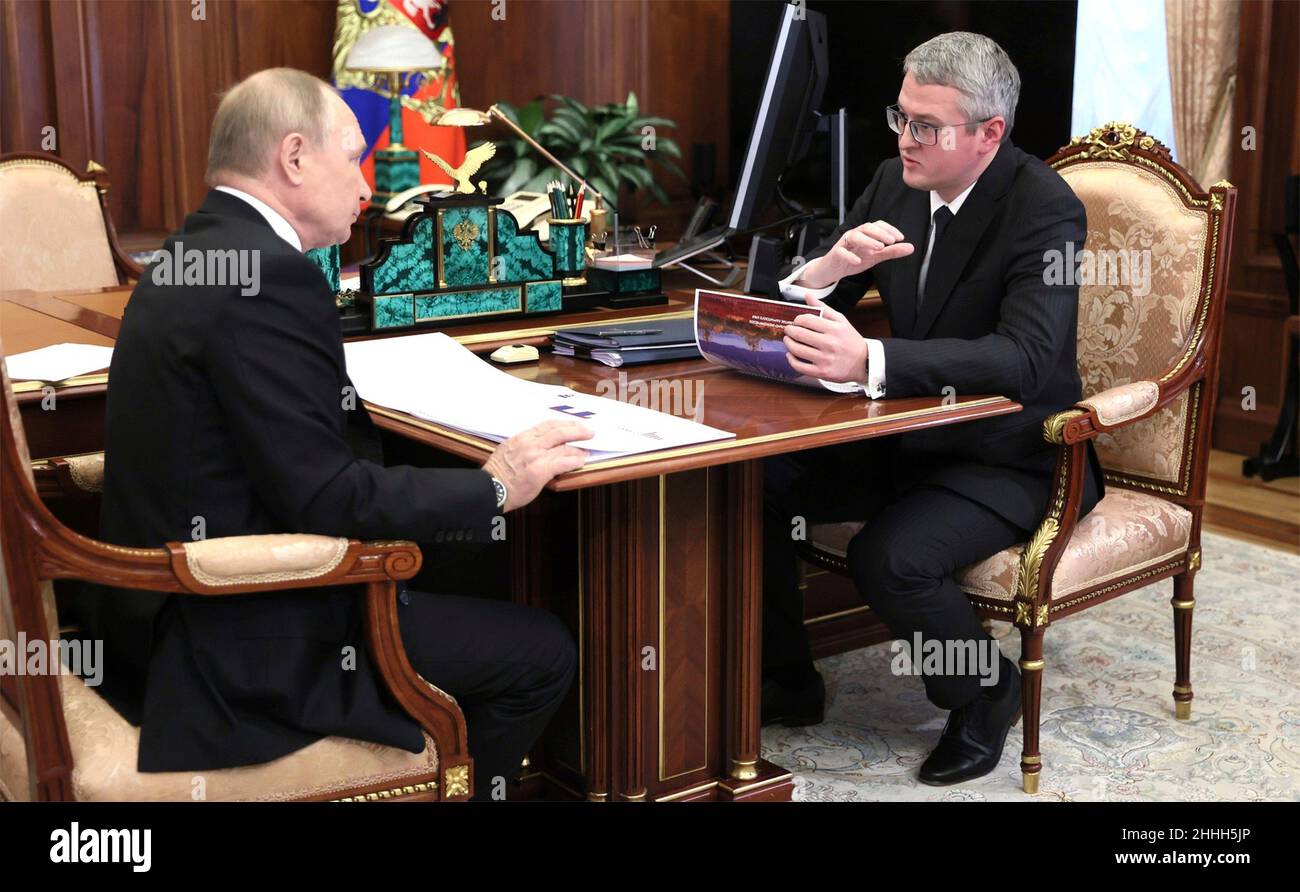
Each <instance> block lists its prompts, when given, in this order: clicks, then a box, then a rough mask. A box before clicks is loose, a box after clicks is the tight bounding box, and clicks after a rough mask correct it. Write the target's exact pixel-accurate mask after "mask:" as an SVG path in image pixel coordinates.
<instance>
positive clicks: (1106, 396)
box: [801, 123, 1237, 793]
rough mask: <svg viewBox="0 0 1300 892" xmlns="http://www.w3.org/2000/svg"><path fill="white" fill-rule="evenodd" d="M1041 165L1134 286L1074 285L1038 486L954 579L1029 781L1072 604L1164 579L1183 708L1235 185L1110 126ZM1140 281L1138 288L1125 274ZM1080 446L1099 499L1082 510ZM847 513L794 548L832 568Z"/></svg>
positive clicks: (1036, 771) (1037, 763) (1030, 789)
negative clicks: (1052, 636) (1092, 458)
mask: <svg viewBox="0 0 1300 892" xmlns="http://www.w3.org/2000/svg"><path fill="white" fill-rule="evenodd" d="M1048 163H1049V164H1050V165H1051V166H1052V167H1053V168H1055V169H1056V170H1057V171H1059V172H1060V174H1061V176H1062V177H1064V178H1065V180H1066V182H1068V183H1069V184H1070V186H1071V188H1073V189H1074V191H1075V193H1076V194H1077V195H1078V196H1079V199H1080V200H1081V201H1082V202H1083V204H1084V206H1085V207H1086V208H1087V214H1088V238H1087V244H1086V245H1085V247H1086V249H1087V250H1089V251H1092V252H1097V251H1099V250H1107V251H1112V252H1114V251H1117V250H1120V249H1123V251H1124V252H1125V253H1128V252H1134V253H1139V254H1140V253H1141V252H1149V254H1148V256H1149V258H1150V267H1149V270H1150V281H1149V285H1150V287H1149V288H1145V287H1134V284H1132V281H1131V279H1130V278H1129V277H1127V276H1126V277H1122V278H1121V279H1120V282H1121V284H1119V285H1115V284H1108V283H1107V282H1096V283H1094V284H1086V283H1085V282H1086V279H1085V278H1084V277H1083V276H1081V284H1080V288H1079V341H1078V363H1079V376H1080V378H1081V379H1082V382H1083V393H1084V397H1085V398H1084V399H1083V400H1082V401H1080V402H1079V403H1078V404H1076V405H1075V406H1074V407H1073V408H1071V409H1067V410H1065V411H1063V412H1059V413H1057V414H1055V415H1053V416H1051V417H1049V418H1048V419H1047V420H1046V422H1045V423H1044V426H1043V436H1044V438H1045V439H1046V440H1047V441H1048V442H1049V443H1053V444H1055V445H1056V447H1057V458H1056V471H1055V480H1054V486H1053V489H1052V492H1053V496H1052V498H1051V502H1050V504H1049V505H1048V508H1047V513H1046V515H1045V516H1044V517H1043V520H1042V522H1041V523H1040V524H1039V526H1038V529H1037V530H1035V531H1034V533H1033V536H1032V537H1031V538H1030V540H1029V541H1028V542H1027V543H1024V544H1022V545H1017V546H1015V547H1013V548H1008V549H1006V550H1005V551H1001V552H999V553H997V554H995V555H993V556H992V557H989V558H988V559H986V560H984V561H981V562H980V563H978V564H975V565H973V566H971V567H967V568H966V569H965V570H963V571H962V572H961V573H960V574H959V580H958V581H959V583H960V584H961V586H962V588H963V590H964V591H965V592H966V594H967V595H968V597H969V598H970V600H971V602H972V604H973V605H974V606H975V609H976V611H977V612H978V613H979V615H980V616H981V618H983V619H985V620H989V619H1001V620H1006V621H1010V622H1012V623H1014V625H1015V626H1016V627H1017V628H1018V629H1019V630H1020V638H1021V657H1020V668H1021V671H1022V673H1023V679H1024V684H1023V697H1024V719H1025V725H1024V750H1023V754H1022V756H1021V760H1020V770H1021V772H1022V775H1023V781H1024V789H1025V792H1027V793H1034V792H1037V790H1038V782H1039V778H1040V775H1041V772H1042V756H1041V754H1040V753H1039V748H1038V747H1039V743H1038V732H1039V719H1040V705H1041V698H1042V673H1043V669H1044V666H1045V661H1044V659H1043V636H1044V633H1045V632H1046V631H1047V628H1048V626H1050V625H1051V624H1052V623H1054V622H1056V621H1058V620H1061V619H1064V618H1065V617H1066V616H1069V615H1070V614H1072V613H1077V612H1079V611H1081V610H1086V609H1087V608H1089V607H1093V606H1096V605H1097V604H1101V603H1104V602H1105V601H1108V600H1110V599H1111V598H1115V597H1117V596H1119V595H1122V594H1124V593H1125V592H1127V591H1131V590H1133V589H1135V588H1140V587H1143V586H1147V585H1150V584H1151V583H1153V582H1155V581H1157V580H1160V579H1164V578H1166V577H1170V576H1172V577H1173V579H1174V590H1173V599H1172V602H1171V603H1172V605H1173V611H1174V651H1175V680H1174V686H1173V697H1174V707H1175V714H1176V715H1177V717H1178V718H1180V719H1187V718H1190V717H1191V706H1192V684H1191V675H1190V661H1191V640H1192V636H1191V632H1192V609H1193V607H1194V606H1195V599H1194V597H1193V593H1192V583H1193V578H1194V576H1195V574H1196V571H1197V569H1198V568H1199V567H1200V565H1201V542H1200V539H1201V513H1202V510H1203V507H1204V504H1205V480H1206V468H1207V464H1208V461H1209V451H1210V422H1211V419H1212V418H1213V415H1214V405H1213V404H1214V398H1215V389H1216V385H1217V378H1218V372H1219V361H1218V359H1219V335H1220V324H1221V319H1222V317H1223V302H1224V293H1225V287H1226V284H1227V279H1228V276H1227V272H1228V270H1227V266H1228V257H1229V251H1230V249H1231V242H1232V222H1233V211H1234V206H1235V202H1236V195H1237V190H1236V189H1235V188H1233V186H1232V185H1231V184H1230V183H1227V182H1219V183H1215V184H1214V185H1213V186H1211V187H1210V190H1209V192H1204V191H1202V190H1201V189H1200V187H1199V186H1198V185H1197V184H1196V183H1195V181H1193V180H1192V178H1191V177H1190V176H1189V175H1188V173H1187V172H1186V171H1185V170H1183V168H1182V167H1180V166H1178V165H1177V164H1175V163H1174V162H1173V161H1172V160H1170V156H1169V150H1168V149H1167V148H1166V147H1165V146H1163V145H1161V144H1160V143H1159V142H1158V141H1157V140H1155V139H1154V138H1153V137H1151V136H1149V135H1147V134H1145V133H1143V132H1142V131H1141V130H1138V129H1136V128H1135V127H1133V126H1131V125H1129V124H1124V123H1110V124H1107V125H1105V126H1104V127H1098V128H1097V129H1095V130H1093V131H1092V132H1091V133H1090V134H1088V135H1087V136H1084V137H1079V138H1076V139H1075V140H1073V141H1072V142H1071V143H1070V145H1069V146H1067V147H1065V148H1063V149H1062V150H1061V151H1059V152H1057V153H1056V154H1055V155H1053V156H1052V157H1051V158H1050V159H1048ZM1138 284H1140V285H1143V286H1145V285H1146V284H1148V283H1146V282H1141V283H1138ZM1090 440H1091V441H1092V442H1093V443H1094V445H1095V448H1096V450H1097V454H1098V457H1099V458H1100V459H1101V463H1102V466H1103V468H1104V471H1105V480H1106V487H1107V491H1106V496H1105V498H1103V499H1102V501H1101V502H1100V503H1099V504H1098V505H1097V506H1096V507H1095V508H1094V509H1093V510H1092V512H1090V513H1089V514H1088V515H1087V516H1086V517H1085V518H1083V519H1082V520H1080V519H1079V507H1080V502H1081V499H1082V488H1083V480H1084V465H1085V462H1086V460H1087V446H1086V444H1087V443H1088V441H1090ZM861 526H862V525H861V524H860V523H848V524H825V525H818V526H814V527H813V528H812V530H811V532H810V536H809V540H808V541H807V542H806V543H804V544H803V546H802V548H801V551H802V553H803V556H804V557H805V558H806V559H807V560H809V561H811V562H813V563H815V564H817V565H819V566H822V567H824V568H826V569H828V570H831V571H836V572H845V562H844V554H845V548H846V546H847V545H848V541H849V539H851V538H852V537H853V535H854V534H855V533H856V532H857V531H858V530H859V529H860V528H861Z"/></svg>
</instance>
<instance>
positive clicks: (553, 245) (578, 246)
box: [546, 217, 587, 286]
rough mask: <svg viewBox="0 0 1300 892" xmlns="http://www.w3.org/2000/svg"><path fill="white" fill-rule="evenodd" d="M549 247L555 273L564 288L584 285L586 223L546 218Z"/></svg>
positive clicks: (584, 221) (578, 220) (585, 280)
mask: <svg viewBox="0 0 1300 892" xmlns="http://www.w3.org/2000/svg"><path fill="white" fill-rule="evenodd" d="M546 225H547V227H548V228H549V230H550V236H549V240H550V243H549V247H550V250H551V256H552V257H554V258H555V273H556V275H559V276H563V277H564V278H563V280H562V282H563V284H564V285H565V286H574V285H585V284H586V282H587V279H586V276H585V275H584V273H586V271H587V251H586V248H587V221H586V220H581V219H569V220H561V219H557V218H555V217H548V218H547V220H546Z"/></svg>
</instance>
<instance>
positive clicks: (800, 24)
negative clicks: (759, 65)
mask: <svg viewBox="0 0 1300 892" xmlns="http://www.w3.org/2000/svg"><path fill="white" fill-rule="evenodd" d="M827 77H828V62H827V53H826V17H825V16H824V15H822V14H821V13H819V12H814V11H812V10H810V9H807V8H805V7H804V6H803V5H802V4H800V5H789V6H787V7H785V9H784V10H783V14H782V16H781V27H780V29H779V30H778V31H777V34H776V44H775V45H774V46H773V47H772V58H771V60H770V61H769V62H768V65H767V75H766V77H765V78H764V80H763V96H762V99H760V100H759V104H758V113H757V114H756V115H755V117H754V126H753V129H752V130H750V132H749V144H748V145H747V146H746V148H745V161H744V163H743V164H742V165H741V167H740V179H739V181H738V182H737V184H736V198H735V201H734V202H733V203H732V206H731V212H730V213H729V214H728V216H727V226H728V227H730V228H731V229H733V230H736V231H740V230H745V229H751V228H753V226H754V225H755V224H756V223H757V222H758V217H759V215H760V214H762V213H763V211H765V210H767V206H768V205H769V204H771V202H772V196H773V195H774V194H775V192H776V186H777V180H779V179H780V177H781V174H782V172H784V171H785V169H786V168H787V167H789V166H790V164H792V163H793V162H795V161H797V160H799V159H800V158H802V157H803V156H804V155H806V154H807V152H808V147H809V144H810V142H811V140H812V136H813V133H814V132H815V130H816V129H817V127H816V121H815V117H816V114H817V111H818V109H819V108H820V106H821V102H822V94H823V93H824V92H825V91H826V79H827Z"/></svg>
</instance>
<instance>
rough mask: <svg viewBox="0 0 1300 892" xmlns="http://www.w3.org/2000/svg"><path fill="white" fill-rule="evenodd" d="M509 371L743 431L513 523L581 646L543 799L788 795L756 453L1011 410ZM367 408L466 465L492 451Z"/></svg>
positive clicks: (646, 371) (699, 380) (549, 599)
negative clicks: (765, 741) (770, 719)
mask: <svg viewBox="0 0 1300 892" xmlns="http://www.w3.org/2000/svg"><path fill="white" fill-rule="evenodd" d="M512 374H514V375H516V376H518V377H520V378H524V379H527V380H533V381H540V382H542V383H546V384H556V385H561V386H564V387H568V388H571V389H575V390H579V391H582V392H585V393H598V394H603V395H609V396H615V397H621V398H623V399H628V400H629V401H631V402H639V403H640V404H642V405H650V406H651V407H652V408H658V409H660V410H661V411H669V412H671V413H672V414H675V415H680V416H686V417H692V418H694V419H695V420H697V421H700V422H702V423H704V424H707V425H711V426H714V427H719V428H723V429H725V430H731V431H735V433H736V438H735V439H734V440H724V441H720V442H714V443H705V444H700V445H696V446H689V447H683V448H678V449H669V450H664V451H661V452H657V453H650V454H647V455H638V456H630V457H627V458H621V459H615V460H612V461H605V462H599V463H596V464H593V465H591V466H590V467H586V468H582V469H580V470H578V471H574V472H571V473H568V474H564V475H562V476H560V477H557V478H556V479H555V480H553V481H552V482H551V483H550V484H549V485H548V486H547V490H548V492H545V493H543V496H542V497H541V498H539V499H537V500H536V501H534V502H533V503H532V504H530V505H529V506H527V507H526V508H524V509H522V510H521V511H518V512H515V513H514V514H512V515H511V516H510V517H509V518H508V520H507V527H506V539H507V541H509V542H510V543H511V559H512V566H513V569H512V575H513V589H514V594H515V597H516V598H517V599H519V600H521V601H524V602H526V603H529V604H533V605H534V606H538V607H543V608H546V609H548V610H551V611H553V612H555V613H557V614H559V615H561V616H564V617H565V618H566V619H567V620H568V621H569V623H570V624H571V628H574V629H576V630H577V632H578V637H579V641H580V647H581V670H580V679H579V684H578V689H577V691H576V692H575V694H574V696H573V698H572V702H570V703H569V704H567V705H566V708H565V709H563V710H562V711H561V714H560V715H559V716H558V717H557V720H556V722H555V723H553V725H552V728H551V731H550V733H549V735H548V737H547V739H546V740H545V741H544V743H543V746H542V747H541V748H540V750H541V751H540V752H538V753H537V754H535V756H534V762H533V769H534V774H535V777H536V778H537V779H538V780H539V781H540V782H541V783H542V784H543V786H544V787H545V788H546V789H547V793H548V794H550V795H555V794H557V793H560V792H566V791H567V792H568V793H570V794H572V795H578V796H583V797H585V798H588V799H594V800H599V801H606V800H612V801H640V800H645V799H727V800H733V799H787V798H789V796H790V792H791V790H792V781H791V777H790V774H789V773H788V772H785V771H783V770H781V769H779V768H777V767H776V766H774V765H771V764H769V763H767V762H765V761H763V760H762V759H760V758H759V756H758V746H759V697H760V687H761V684H760V667H759V643H760V630H761V608H760V604H761V601H760V598H761V583H762V553H761V549H762V484H763V478H762V462H761V459H762V458H764V457H766V456H772V455H777V454H780V453H784V452H794V451H798V450H802V449H809V448H814V447H817V446H825V445H829V444H832V443H841V442H845V441H848V440H858V439H866V438H869V437H878V436H884V435H888V434H894V433H900V432H902V431H906V430H916V429H918V428H922V427H931V426H936V425H943V424H955V423H958V422H961V421H968V420H972V419H975V418H985V417H988V416H991V415H1001V414H1005V413H1009V412H1015V411H1018V410H1019V409H1020V406H1019V405H1018V404H1016V403H1013V402H1011V401H1009V400H1006V399H1004V398H1002V397H996V396H993V397H967V398H964V399H961V400H959V401H958V402H957V403H955V404H952V405H944V404H943V403H942V400H941V399H940V398H938V397H932V398H923V399H898V400H882V401H875V402H873V401H870V400H866V399H863V398H859V397H851V396H834V395H830V394H826V393H821V392H817V391H813V390H805V389H802V388H798V387H792V386H789V385H783V384H777V383H775V382H769V381H765V380H761V379H757V378H752V377H748V376H746V375H742V374H739V373H736V372H732V371H730V370H728V369H723V368H720V367H718V366H714V365H711V364H710V363H708V362H706V361H704V360H698V359H697V360H689V361H683V362H674V363H664V364H657V365H653V366H641V367H635V368H631V369H611V368H606V367H604V366H601V365H598V364H595V363H591V362H586V361H583V360H578V359H573V358H569V357H557V356H554V355H551V354H543V356H542V359H541V361H540V362H539V363H538V364H535V365H531V366H526V367H523V368H516V369H514V370H512ZM652 394H653V395H655V396H650V395H652ZM638 395H641V398H639V399H638ZM371 411H372V413H373V415H374V417H375V421H376V423H378V424H379V425H380V426H381V427H383V428H385V429H387V430H390V431H392V432H394V433H399V434H401V435H402V436H404V437H408V438H410V439H412V440H416V441H419V442H422V443H425V444H427V445H429V446H431V447H433V448H435V449H439V450H442V451H445V452H448V453H452V454H454V455H458V456H461V457H463V458H466V459H469V460H472V461H474V462H478V463H481V462H482V461H483V460H485V459H486V458H487V456H488V455H489V454H490V453H491V451H492V449H493V447H494V444H493V443H491V442H489V441H486V440H483V439H481V438H478V437H473V436H467V435H465V434H461V433H459V432H456V431H451V430H447V429H445V428H441V427H439V426H438V425H435V424H431V423H429V422H426V421H421V420H419V419H416V418H413V417H410V416H407V415H403V414H401V413H397V412H393V411H390V410H387V409H382V408H377V407H371Z"/></svg>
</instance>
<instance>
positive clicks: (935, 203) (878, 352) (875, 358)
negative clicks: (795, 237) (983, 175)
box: [780, 179, 979, 400]
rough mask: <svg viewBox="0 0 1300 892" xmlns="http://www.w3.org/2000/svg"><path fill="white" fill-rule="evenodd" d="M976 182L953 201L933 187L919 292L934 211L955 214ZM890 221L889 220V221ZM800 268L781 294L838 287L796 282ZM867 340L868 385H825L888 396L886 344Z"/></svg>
mask: <svg viewBox="0 0 1300 892" xmlns="http://www.w3.org/2000/svg"><path fill="white" fill-rule="evenodd" d="M978 182H979V180H978V179H976V180H975V183H978ZM975 183H971V184H970V185H969V186H967V187H966V189H965V190H964V191H963V192H962V193H961V194H960V195H958V196H957V197H956V198H954V199H953V200H952V201H944V200H943V199H942V198H941V197H939V193H938V192H935V191H934V190H933V189H931V190H930V226H929V229H927V230H926V235H925V257H924V258H923V259H922V260H921V276H920V279H919V280H918V282H917V289H918V290H917V293H918V294H924V293H925V292H924V289H925V278H926V274H927V273H929V271H930V252H931V251H932V250H934V212H935V211H937V210H939V208H941V207H947V208H948V210H950V211H952V214H953V216H954V217H955V216H957V212H958V211H960V210H961V206H962V205H963V204H965V202H966V196H968V195H970V193H971V190H972V189H974V188H975ZM886 222H888V221H886ZM801 272H802V270H801V269H798V270H795V271H794V272H792V273H791V274H790V275H789V276H787V277H786V278H784V279H782V280H781V283H780V288H781V294H782V295H784V296H785V297H786V299H787V300H798V301H802V300H805V298H806V297H807V295H809V294H811V295H812V296H813V297H815V298H817V299H818V300H821V299H822V298H825V297H826V295H828V294H830V293H831V292H832V291H834V290H835V286H836V285H838V284H839V282H838V281H836V282H832V283H831V284H830V285H827V286H826V287H825V288H806V287H804V286H803V285H796V284H794V280H795V279H797V278H799V274H800V273H801ZM863 340H865V341H866V342H867V380H866V384H865V385H864V384H861V383H858V382H854V381H850V382H846V383H844V384H833V383H831V382H829V381H823V382H822V383H823V384H826V385H827V386H829V387H831V389H833V390H838V391H840V392H842V393H852V392H855V391H858V390H861V391H863V392H865V393H866V395H867V396H869V397H870V398H871V399H873V400H875V399H880V398H881V397H882V396H884V395H885V346H884V344H882V343H880V341H878V340H876V339H875V338H863Z"/></svg>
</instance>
